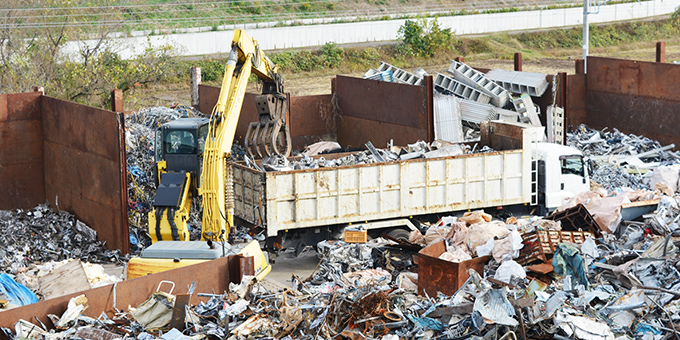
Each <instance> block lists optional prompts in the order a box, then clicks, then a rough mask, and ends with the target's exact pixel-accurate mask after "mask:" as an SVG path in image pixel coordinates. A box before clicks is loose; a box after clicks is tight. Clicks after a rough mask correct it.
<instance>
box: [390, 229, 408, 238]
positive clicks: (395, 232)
mask: <svg viewBox="0 0 680 340" xmlns="http://www.w3.org/2000/svg"><path fill="white" fill-rule="evenodd" d="M410 233H411V232H410V231H408V230H406V229H401V228H397V229H392V230H390V231H389V232H388V233H387V235H389V236H391V237H394V238H396V239H397V240H401V241H408V236H409V234H410Z"/></svg>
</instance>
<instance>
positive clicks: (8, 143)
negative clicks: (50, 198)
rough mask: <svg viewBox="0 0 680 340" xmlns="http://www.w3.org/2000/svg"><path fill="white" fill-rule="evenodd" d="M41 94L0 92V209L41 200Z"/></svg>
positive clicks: (36, 202) (43, 194)
mask: <svg viewBox="0 0 680 340" xmlns="http://www.w3.org/2000/svg"><path fill="white" fill-rule="evenodd" d="M40 106H41V94H40V93H38V92H35V93H18V94H3V95H0V174H2V176H0V209H3V210H10V209H17V208H21V209H30V208H33V207H35V206H36V205H38V204H42V203H45V180H44V172H43V169H44V164H43V128H42V112H41V109H40Z"/></svg>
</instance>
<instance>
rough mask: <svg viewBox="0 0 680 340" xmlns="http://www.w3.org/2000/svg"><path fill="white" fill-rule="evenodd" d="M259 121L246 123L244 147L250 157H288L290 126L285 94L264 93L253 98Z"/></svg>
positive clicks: (290, 149)
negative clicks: (287, 119)
mask: <svg viewBox="0 0 680 340" xmlns="http://www.w3.org/2000/svg"><path fill="white" fill-rule="evenodd" d="M255 104H256V106H257V110H258V113H259V115H260V121H258V122H253V123H250V125H248V132H246V137H245V148H246V151H247V152H248V154H249V155H250V156H251V157H256V158H264V157H266V156H273V155H278V156H283V157H288V156H290V153H291V151H292V141H291V135H290V127H289V125H288V124H287V121H286V118H287V113H288V105H287V100H286V96H284V95H281V94H279V93H265V94H263V95H260V96H257V97H256V98H255Z"/></svg>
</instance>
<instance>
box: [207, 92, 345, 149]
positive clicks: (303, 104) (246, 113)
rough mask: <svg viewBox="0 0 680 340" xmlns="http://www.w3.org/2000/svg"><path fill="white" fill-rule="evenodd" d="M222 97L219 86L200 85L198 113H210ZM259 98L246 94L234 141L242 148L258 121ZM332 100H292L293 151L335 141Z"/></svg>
mask: <svg viewBox="0 0 680 340" xmlns="http://www.w3.org/2000/svg"><path fill="white" fill-rule="evenodd" d="M219 95H220V88H219V87H215V86H207V85H199V87H198V96H199V97H198V98H199V106H198V110H199V111H201V112H203V113H204V114H210V113H211V112H212V109H213V107H214V106H215V103H216V102H217V98H218V97H219ZM256 96H258V94H255V93H246V95H245V97H244V98H243V106H242V107H241V116H240V118H239V122H238V126H237V127H236V135H235V136H234V139H235V140H236V141H238V143H239V144H241V145H243V139H244V138H245V136H246V132H247V131H248V125H249V124H250V123H251V122H256V121H258V120H259V116H258V114H257V109H256V107H255V97H256ZM331 99H332V95H330V94H327V95H316V96H300V97H290V101H289V109H290V110H289V119H290V132H291V135H292V139H293V149H297V150H300V149H303V148H304V147H305V146H306V145H308V144H311V143H315V142H317V141H319V140H328V139H333V140H334V139H335V137H336V127H335V122H334V121H330V122H329V119H330V120H334V119H335V117H334V115H333V106H332V104H331Z"/></svg>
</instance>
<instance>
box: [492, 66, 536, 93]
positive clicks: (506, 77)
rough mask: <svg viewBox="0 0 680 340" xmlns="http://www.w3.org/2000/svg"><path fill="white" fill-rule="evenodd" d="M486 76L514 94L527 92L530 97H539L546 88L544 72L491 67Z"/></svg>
mask: <svg viewBox="0 0 680 340" xmlns="http://www.w3.org/2000/svg"><path fill="white" fill-rule="evenodd" d="M486 77H487V78H489V79H491V80H493V81H495V82H496V83H497V84H498V85H500V86H503V87H504V88H505V89H506V90H508V91H510V92H512V93H516V94H522V93H528V94H529V95H530V96H532V97H540V96H542V95H543V93H544V92H545V90H546V89H548V81H547V80H546V77H547V75H546V74H544V73H532V72H520V71H506V70H499V69H493V70H489V72H487V73H486Z"/></svg>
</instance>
